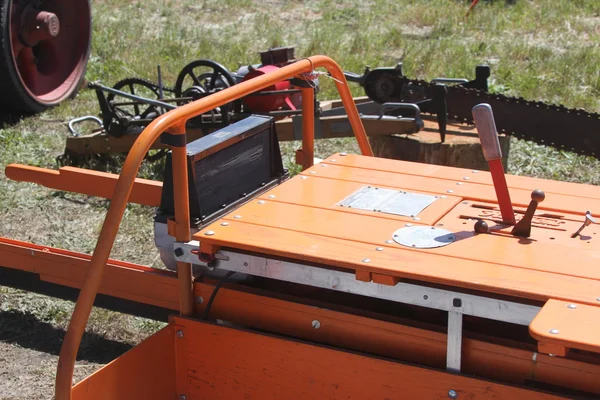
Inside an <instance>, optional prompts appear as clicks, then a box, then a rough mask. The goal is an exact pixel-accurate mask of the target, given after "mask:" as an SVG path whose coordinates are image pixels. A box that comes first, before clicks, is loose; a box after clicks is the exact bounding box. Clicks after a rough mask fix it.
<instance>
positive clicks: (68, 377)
mask: <svg viewBox="0 0 600 400" xmlns="http://www.w3.org/2000/svg"><path fill="white" fill-rule="evenodd" d="M318 67H324V68H326V69H327V70H328V71H329V73H330V74H331V76H332V77H333V78H335V79H334V80H335V85H336V87H337V89H338V91H339V94H340V98H341V100H342V102H343V104H344V107H345V109H346V114H347V115H348V120H349V121H350V125H351V126H352V129H353V131H354V134H355V136H356V139H357V141H358V145H359V148H360V149H361V152H362V153H363V154H364V155H369V156H372V155H373V151H372V149H371V147H370V145H369V141H368V139H367V135H366V133H365V130H364V127H363V125H362V123H361V121H360V117H359V114H358V111H357V109H356V104H355V103H354V100H353V98H352V94H351V93H350V90H349V88H348V83H347V81H346V78H345V76H344V73H343V71H342V69H341V68H340V66H339V65H338V64H337V63H336V62H335V61H333V60H332V59H331V58H329V57H325V56H313V57H309V58H306V59H303V60H299V61H297V62H295V63H293V64H290V65H287V66H285V67H283V68H280V69H278V70H277V71H274V72H272V73H268V74H264V75H261V76H258V77H256V78H253V79H250V80H248V81H245V82H241V83H240V84H238V85H235V86H232V87H230V88H227V89H225V90H223V91H220V92H217V93H215V94H213V95H211V96H208V97H205V98H204V99H200V100H197V101H195V102H192V103H189V104H186V105H184V106H182V107H179V108H177V109H175V110H172V111H170V112H168V113H166V114H164V115H162V116H161V117H159V118H157V119H155V120H154V121H152V122H151V123H150V125H148V127H146V129H144V131H143V132H142V133H141V134H140V136H139V137H138V139H137V140H136V142H135V143H134V144H133V146H132V147H131V150H130V152H129V154H128V155H127V159H126V160H125V163H124V165H123V168H122V170H121V174H120V176H119V179H118V181H117V185H116V187H115V191H114V195H113V196H112V201H111V204H110V207H109V209H108V212H107V215H106V218H105V220H104V224H103V226H102V230H101V231H100V236H99V238H98V242H97V244H96V248H95V250H94V256H93V257H92V261H91V267H90V272H89V275H88V278H87V279H86V282H85V284H84V286H83V288H82V290H81V293H80V295H79V298H78V300H77V304H76V305H75V310H74V311H73V316H72V317H71V321H70V323H69V328H68V330H67V334H66V335H65V339H64V341H63V345H62V347H61V351H60V356H59V361H58V368H57V374H56V391H55V396H56V400H70V399H71V387H72V382H73V370H74V366H75V358H76V356H77V350H78V348H79V344H80V342H81V337H82V335H83V332H84V330H85V326H86V324H87V320H88V318H89V315H90V312H91V310H92V305H93V303H94V298H95V296H96V293H97V292H98V288H99V286H100V283H101V281H102V276H103V272H104V265H105V264H106V261H107V260H108V257H109V255H110V251H111V249H112V246H113V244H114V240H115V237H116V235H117V231H118V228H119V225H120V221H121V218H122V217H123V213H124V211H125V207H126V205H127V201H128V199H129V196H130V194H131V191H132V188H133V184H134V182H135V178H136V175H137V173H138V171H139V168H140V165H141V163H142V161H143V159H144V157H145V155H146V153H147V152H148V150H149V149H150V147H151V146H152V144H153V143H154V142H155V141H156V139H158V137H159V136H160V135H161V134H162V133H163V132H165V131H169V132H170V133H171V134H174V135H181V134H182V133H183V132H185V125H186V122H187V120H188V119H190V118H192V117H194V116H197V115H200V114H203V113H205V112H207V111H209V110H211V109H213V108H215V107H219V106H222V105H224V104H226V103H229V102H231V101H233V100H236V99H239V98H241V97H243V96H245V95H248V94H250V93H253V92H256V91H258V90H261V89H264V88H265V87H268V86H270V85H273V84H275V83H277V82H280V81H282V80H285V79H288V78H290V77H294V76H298V75H301V74H303V73H308V72H312V71H314V70H315V68H318ZM175 158H176V157H174V161H173V162H174V164H179V161H178V160H176V159H175ZM182 173H183V174H187V169H184V170H183V171H182ZM174 189H175V192H176V193H183V192H184V191H187V187H185V188H182V187H178V186H175V188H174ZM186 193H187V192H186ZM184 197H186V196H184ZM175 207H176V214H177V215H179V216H183V219H182V220H180V221H176V223H183V222H185V221H189V209H186V210H181V209H180V210H179V211H178V210H177V208H178V207H181V204H180V202H178V201H176V203H175ZM183 279H186V280H187V277H185V278H183ZM182 286H183V283H182Z"/></svg>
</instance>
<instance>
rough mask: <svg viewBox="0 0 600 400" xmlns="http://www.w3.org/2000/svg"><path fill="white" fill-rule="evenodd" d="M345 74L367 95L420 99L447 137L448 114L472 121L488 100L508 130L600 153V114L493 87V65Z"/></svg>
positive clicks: (383, 98) (560, 146) (380, 98)
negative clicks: (438, 74)
mask: <svg viewBox="0 0 600 400" xmlns="http://www.w3.org/2000/svg"><path fill="white" fill-rule="evenodd" d="M346 75H347V77H348V79H350V80H352V81H354V82H358V83H360V84H361V85H362V86H363V87H364V88H365V93H366V94H367V96H369V98H370V99H371V100H373V101H375V102H377V103H384V102H405V103H416V104H418V105H419V107H421V111H422V112H426V113H431V114H435V115H437V119H438V122H439V124H440V133H441V134H442V141H443V139H444V136H443V134H444V131H445V124H446V122H447V120H448V118H450V119H453V120H457V121H461V122H466V123H473V117H472V115H471V109H472V108H473V107H474V106H475V105H477V104H479V103H482V102H485V103H488V104H490V105H491V106H492V107H493V108H494V113H495V115H496V121H497V124H498V129H499V130H500V131H501V132H503V133H506V134H510V135H513V136H516V137H518V138H522V139H526V140H532V141H535V142H537V143H541V144H544V145H547V146H553V147H556V148H558V149H565V150H569V151H574V152H577V153H579V154H585V155H590V156H594V157H596V158H598V157H600V114H598V113H590V112H587V111H585V110H583V109H577V110H575V109H568V108H566V107H564V106H562V105H554V104H547V103H543V102H540V101H528V100H525V99H524V98H522V97H519V98H515V97H508V96H505V95H502V94H498V93H489V92H488V83H487V79H488V78H489V76H490V68H489V66H486V65H481V66H478V67H477V68H476V70H475V79H474V80H471V81H469V80H468V79H447V78H437V79H433V80H432V81H431V82H428V81H424V80H419V79H410V78H408V77H406V76H405V75H404V74H403V72H402V63H399V64H397V65H396V66H395V67H391V68H375V69H373V70H370V69H368V68H367V69H366V70H365V72H364V74H363V75H362V76H359V75H357V74H348V73H347V74H346ZM565 132H569V134H568V135H567V134H565Z"/></svg>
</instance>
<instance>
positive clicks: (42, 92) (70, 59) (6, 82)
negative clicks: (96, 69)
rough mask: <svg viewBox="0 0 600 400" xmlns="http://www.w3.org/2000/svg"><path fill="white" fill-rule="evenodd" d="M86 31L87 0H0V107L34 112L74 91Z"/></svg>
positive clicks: (82, 61) (79, 78)
mask: <svg viewBox="0 0 600 400" xmlns="http://www.w3.org/2000/svg"><path fill="white" fill-rule="evenodd" d="M91 34H92V24H91V7H90V2H89V0H0V109H8V110H13V111H18V112H24V113H35V112H40V111H43V110H45V109H47V108H49V107H52V106H55V105H57V104H58V103H60V102H61V101H63V100H65V99H67V98H69V97H72V96H74V95H75V93H76V92H77V90H78V89H79V86H80V84H81V81H82V79H83V76H84V74H85V68H86V65H87V60H88V56H89V52H90V42H91Z"/></svg>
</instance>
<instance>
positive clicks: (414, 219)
mask: <svg viewBox="0 0 600 400" xmlns="http://www.w3.org/2000/svg"><path fill="white" fill-rule="evenodd" d="M420 220H421V218H419V217H414V218H413V221H420Z"/></svg>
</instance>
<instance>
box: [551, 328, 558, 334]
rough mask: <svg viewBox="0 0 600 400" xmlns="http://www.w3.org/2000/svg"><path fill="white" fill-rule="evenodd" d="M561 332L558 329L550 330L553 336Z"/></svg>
mask: <svg viewBox="0 0 600 400" xmlns="http://www.w3.org/2000/svg"><path fill="white" fill-rule="evenodd" d="M559 332H560V331H559V330H558V329H550V333H551V334H553V335H557V334H558V333H559Z"/></svg>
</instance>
